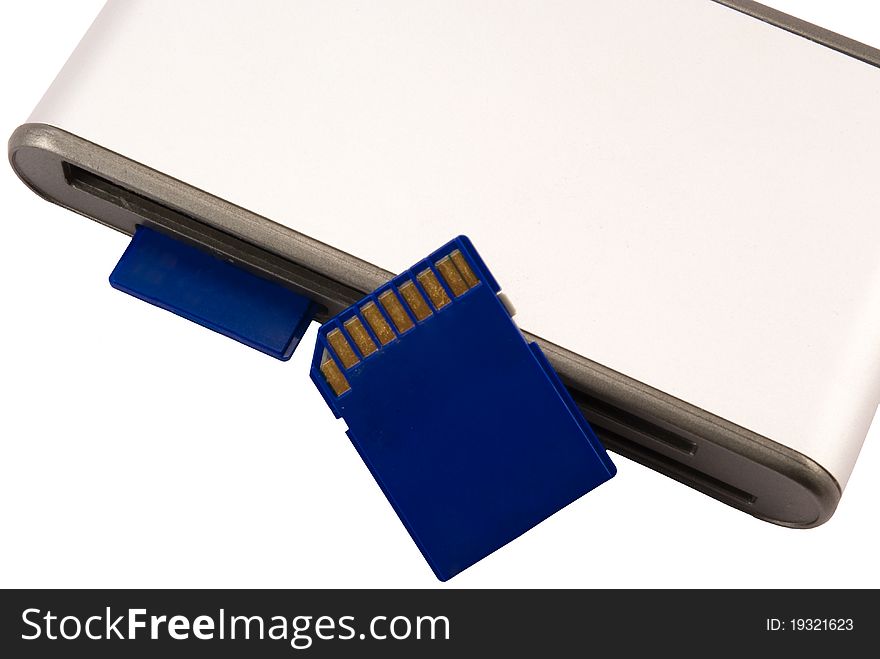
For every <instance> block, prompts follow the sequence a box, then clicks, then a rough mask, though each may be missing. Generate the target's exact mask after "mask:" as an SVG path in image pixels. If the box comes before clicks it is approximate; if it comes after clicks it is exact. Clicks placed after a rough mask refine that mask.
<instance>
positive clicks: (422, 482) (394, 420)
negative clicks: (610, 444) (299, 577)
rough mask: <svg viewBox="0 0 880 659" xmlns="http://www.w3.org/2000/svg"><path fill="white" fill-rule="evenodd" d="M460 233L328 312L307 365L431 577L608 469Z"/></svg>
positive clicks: (471, 557) (549, 510)
mask: <svg viewBox="0 0 880 659" xmlns="http://www.w3.org/2000/svg"><path fill="white" fill-rule="evenodd" d="M498 291H499V287H498V284H497V283H496V282H495V280H494V278H493V277H492V275H491V273H490V272H489V270H488V269H487V268H486V266H485V265H484V264H483V261H482V260H481V259H480V257H479V255H478V254H477V253H476V251H475V250H474V248H473V246H472V245H471V243H470V241H469V240H468V239H467V238H465V237H459V238H457V239H455V240H453V241H452V242H450V243H448V244H447V245H445V246H443V247H442V248H441V249H439V250H437V251H436V252H434V253H433V254H431V255H430V256H429V257H428V258H427V259H425V260H424V261H421V262H419V263H417V264H416V265H415V266H414V267H413V268H411V269H410V270H408V271H407V272H404V273H403V274H401V275H400V276H399V277H396V278H394V279H393V280H392V281H391V282H390V283H388V284H387V285H385V286H382V287H381V288H379V289H377V290H376V291H374V292H373V293H372V294H370V295H368V296H367V297H365V298H364V299H363V300H361V301H360V302H358V303H357V304H356V305H354V306H353V307H351V308H349V309H347V310H346V311H344V312H342V313H341V314H339V315H337V316H336V317H334V318H332V319H331V320H330V321H329V322H327V323H326V324H325V325H323V326H322V327H321V329H320V331H319V336H318V344H317V347H316V350H315V356H314V359H313V362H312V368H311V376H312V379H313V381H314V382H315V384H316V385H317V387H318V388H319V389H320V390H321V393H322V394H323V396H324V398H325V400H326V401H327V403H328V404H329V405H330V407H331V408H332V410H333V412H334V414H335V415H336V416H337V417H342V418H343V419H345V421H346V423H347V425H348V436H349V437H350V438H351V441H352V443H353V444H354V446H355V448H356V449H357V451H358V453H359V454H360V456H361V458H362V459H363V460H364V462H365V463H366V464H367V466H368V467H369V469H370V471H371V472H372V474H373V476H374V478H375V479H376V482H377V483H378V484H379V486H380V487H381V488H382V491H383V492H384V493H385V496H386V497H387V498H388V500H389V502H390V503H391V505H392V506H393V507H394V509H395V511H396V512H397V514H398V516H399V517H400V519H401V521H402V522H403V523H404V525H405V526H406V528H407V530H408V531H409V533H410V535H411V536H412V538H413V540H415V542H416V544H417V545H418V547H419V549H420V550H421V552H422V554H423V555H424V557H425V559H426V560H427V561H428V563H429V565H430V566H431V568H432V569H433V571H434V573H435V574H436V575H437V577H438V578H439V579H441V580H443V581H445V580H446V579H449V578H450V577H452V576H454V575H456V574H457V573H459V572H461V571H462V570H464V569H465V568H467V567H469V566H470V565H473V564H474V563H475V562H477V561H479V560H480V559H482V558H484V557H485V556H487V555H488V554H490V553H491V552H493V551H495V550H496V549H498V548H499V547H501V546H503V545H505V544H506V543H508V542H510V541H511V540H513V539H514V538H516V537H517V536H519V535H521V534H522V533H524V532H525V531H527V530H528V529H530V528H531V527H533V526H535V525H536V524H538V523H539V522H541V521H542V520H544V519H546V518H547V517H549V516H550V515H552V514H553V513H555V512H556V511H558V510H559V509H561V508H563V507H564V506H566V505H568V504H569V503H571V502H572V501H574V500H575V499H577V498H578V497H580V496H582V495H583V494H585V493H586V492H589V491H590V490H592V489H593V488H594V487H596V486H598V485H599V484H601V483H603V482H605V481H606V480H608V479H609V478H611V477H612V476H613V475H614V474H615V471H616V470H615V467H614V465H613V464H612V463H611V460H610V459H609V458H608V455H607V454H606V452H605V450H604V448H603V447H602V445H601V444H600V443H599V441H598V439H596V436H595V434H594V433H593V431H592V430H591V429H590V427H589V426H588V424H587V422H586V420H584V418H583V416H582V415H581V413H580V412H579V411H578V409H577V407H576V405H575V403H574V401H573V400H572V399H571V396H570V395H569V393H568V391H567V390H566V389H565V387H564V386H563V385H562V383H561V382H560V381H559V378H558V377H557V375H556V373H555V372H554V371H553V369H552V368H551V367H550V364H549V363H548V362H547V360H546V358H545V357H544V355H543V353H542V352H541V351H540V349H539V348H538V346H537V345H536V344H534V343H532V344H530V343H528V342H527V341H526V340H525V339H524V337H523V335H522V333H521V332H520V330H519V328H518V327H517V326H516V324H515V323H514V322H513V320H512V319H511V318H510V315H509V314H508V311H507V309H506V308H505V306H504V305H503V304H502V302H501V300H500V299H499V298H498V296H497V293H498Z"/></svg>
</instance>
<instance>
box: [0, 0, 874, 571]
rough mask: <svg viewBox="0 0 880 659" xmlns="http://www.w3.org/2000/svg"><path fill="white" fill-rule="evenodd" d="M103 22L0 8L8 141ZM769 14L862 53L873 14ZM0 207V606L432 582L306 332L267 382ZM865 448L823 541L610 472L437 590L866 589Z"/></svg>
mask: <svg viewBox="0 0 880 659" xmlns="http://www.w3.org/2000/svg"><path fill="white" fill-rule="evenodd" d="M707 1H708V0H707ZM101 4H102V3H101V2H99V1H92V0H89V1H87V0H80V1H79V2H75V3H72V2H64V1H62V0H56V1H42V2H29V3H4V4H3V5H2V9H0V12H2V13H0V16H2V24H3V26H4V28H5V29H4V39H3V40H2V44H0V48H2V49H3V52H2V67H3V68H2V89H4V91H5V93H4V99H3V103H2V104H0V119H2V120H0V129H2V130H3V131H5V133H6V134H7V135H8V134H10V133H11V132H12V130H13V129H14V128H15V127H16V126H17V125H18V124H20V123H22V122H24V121H25V120H26V119H27V116H28V114H29V113H30V110H31V109H32V108H33V106H34V105H35V104H36V102H37V100H38V99H39V97H40V95H41V94H42V92H43V91H44V90H45V89H46V88H47V87H48V86H49V83H50V82H51V80H52V78H53V76H54V75H55V73H56V72H57V71H58V70H59V69H60V67H61V65H62V64H63V63H64V61H65V59H66V58H67V56H68V55H69V54H70V52H71V51H72V49H73V47H74V46H75V45H76V43H77V42H78V40H79V38H80V37H81V36H82V34H83V33H84V32H85V30H86V28H87V27H88V25H89V24H90V22H91V20H92V19H93V18H94V16H95V15H96V14H97V12H98V10H99V9H100V6H101ZM769 4H771V5H772V6H774V7H777V8H779V9H782V10H784V11H788V12H790V13H793V14H795V15H797V16H800V17H802V18H805V19H807V20H810V21H812V22H815V23H818V24H820V25H823V26H825V27H828V28H831V29H833V30H835V31H838V32H840V33H842V34H845V35H847V36H850V37H853V38H856V39H858V40H861V41H864V42H866V43H868V44H871V45H874V46H878V47H880V8H878V7H877V3H875V2H873V1H872V0H861V1H859V0H846V1H844V0H837V1H836V2H834V3H831V2H827V1H821V0H813V1H809V0H788V1H783V0H776V1H773V2H769ZM744 47H747V44H744ZM169 102H173V100H172V99H169ZM0 186H2V196H0V199H2V202H0V203H2V207H3V227H4V240H3V248H4V249H3V258H2V259H0V294H2V305H3V306H2V309H3V311H2V316H0V318H2V324H0V373H2V376H0V456H2V458H0V460H2V461H0V468H2V477H0V501H2V503H0V529H2V533H3V542H2V543H0V586H2V587H52V586H56V587H68V586H83V587H102V586H109V587H163V586H167V587H174V586H177V587H198V586H202V587H342V586H389V587H392V586H398V587H409V586H425V587H432V586H438V585H440V584H438V582H437V581H436V580H435V579H434V577H433V575H432V574H431V572H430V570H429V569H428V568H427V566H426V564H425V563H424V562H423V560H422V558H421V555H420V554H419V553H418V551H417V550H416V548H415V546H414V545H413V544H412V542H411V541H410V540H409V538H408V536H407V534H406V532H405V530H404V529H403V527H402V525H401V524H400V523H399V521H398V520H397V518H396V517H395V515H394V513H393V511H392V510H391V508H390V507H389V506H388V504H387V503H386V501H385V499H384V497H383V496H382V495H381V493H380V492H379V490H378V488H377V487H376V485H375V484H374V483H373V481H372V479H371V477H370V475H369V473H368V472H367V470H366V468H365V467H364V466H363V464H362V463H361V461H360V459H359V458H358V457H357V455H356V453H355V452H354V450H353V449H352V448H351V446H350V444H349V442H348V440H347V438H346V437H345V435H344V432H343V430H344V427H343V424H342V422H339V421H335V420H334V419H333V417H332V414H331V413H330V411H329V410H328V409H327V407H326V406H325V405H324V403H323V401H322V400H321V398H320V396H319V395H318V393H317V391H316V390H315V389H314V387H313V386H312V384H311V382H310V381H309V379H308V375H307V370H308V362H309V359H310V358H311V344H312V341H313V339H314V335H315V327H313V328H312V329H311V330H310V332H309V333H308V334H307V335H306V338H305V339H304V345H303V347H302V348H301V349H300V350H299V351H298V352H297V353H296V354H295V356H294V358H293V359H292V360H291V361H290V362H288V363H286V364H285V363H281V362H277V361H275V360H273V359H271V358H269V357H265V356H263V355H260V354H258V353H256V352H254V351H252V350H249V349H247V348H244V347H242V346H239V345H238V344H236V343H234V342H232V341H229V340H228V339H225V338H223V337H221V336H219V335H215V334H213V333H211V332H208V331H206V330H204V329H202V328H199V327H197V326H195V325H192V324H190V323H187V322H186V321H183V320H181V319H179V318H177V317H175V316H172V315H171V314H168V313H165V312H162V311H159V310H157V309H154V308H152V307H149V306H148V305H145V304H143V303H141V302H138V301H136V300H134V299H133V298H130V297H128V296H125V295H123V294H121V293H118V292H116V291H114V290H112V289H111V288H110V287H109V285H108V284H107V275H108V274H109V273H110V271H111V270H112V268H113V266H114V264H115V262H116V260H117V259H118V257H119V255H120V254H121V253H122V250H123V249H124V247H125V245H126V244H127V239H126V238H125V237H124V236H122V235H121V234H118V233H115V232H113V231H110V230H108V229H106V228H104V227H102V226H100V225H98V224H96V223H94V222H90V221H87V220H85V219H83V218H80V217H78V216H76V215H74V214H72V213H70V212H69V211H65V210H63V209H61V208H59V207H57V206H53V205H50V204H48V203H46V202H44V201H41V200H40V199H38V198H37V197H36V196H35V195H34V194H33V193H31V192H30V191H28V190H27V189H26V188H25V187H24V186H23V185H22V184H21V183H20V182H19V181H18V180H17V179H16V178H15V176H14V174H13V173H12V171H11V169H9V168H8V167H7V168H5V170H3V171H2V172H0ZM878 340H880V337H878ZM878 433H880V423H875V424H874V426H873V427H872V431H871V434H870V435H869V437H868V439H867V442H866V444H865V448H864V449H863V451H862V457H861V458H860V460H859V462H858V464H857V465H856V468H855V471H854V472H853V475H852V477H851V480H850V482H849V485H848V488H847V491H846V493H845V495H844V497H843V499H842V501H841V504H840V507H839V509H838V512H837V513H836V514H835V516H834V517H833V518H832V519H831V521H830V522H828V523H827V524H825V525H824V526H822V527H819V528H818V529H814V530H810V531H793V530H789V529H783V528H780V527H776V526H772V525H770V524H767V523H764V522H759V521H757V520H754V519H752V518H751V517H748V516H747V515H744V514H742V513H740V512H737V511H735V510H733V509H731V508H728V507H726V506H724V505H722V504H720V503H718V502H716V501H714V500H712V499H709V498H707V497H705V496H703V495H701V494H698V493H696V492H695V491H692V490H690V489H689V488H687V487H684V486H682V485H679V484H678V483H675V482H673V481H671V480H669V479H667V478H666V477H663V476H660V475H659V474H656V473H654V472H652V471H650V470H648V469H645V468H643V467H641V466H639V465H636V464H634V463H631V462H629V461H627V460H626V459H624V458H621V457H619V456H613V457H614V459H615V462H616V464H617V465H618V468H619V474H618V476H617V477H616V478H615V479H613V480H612V481H611V482H610V483H608V484H607V485H604V486H603V487H601V488H599V489H598V490H596V491H595V492H594V493H592V494H590V495H589V496H587V497H585V498H583V499H581V500H580V501H578V502H577V503H576V504H574V505H572V506H569V507H568V508H567V509H565V510H564V511H562V512H561V513H559V514H557V515H555V516H554V517H552V518H551V519H550V520H548V521H546V522H545V523H543V524H541V525H540V526H539V527H537V528H536V529H534V530H532V531H530V532H529V533H527V534H526V535H525V536H523V537H522V538H520V539H518V540H517V541H515V542H514V543H512V544H511V545H509V546H508V547H505V548H503V549H502V550H500V551H499V552H497V553H496V554H495V555H493V556H492V557H491V558H490V559H488V560H485V561H483V562H481V563H479V564H478V565H476V566H474V567H473V568H471V569H469V570H467V571H466V572H464V573H462V574H461V575H459V576H458V577H456V578H455V579H454V580H453V581H452V582H451V583H449V584H446V585H442V586H441V587H488V586H502V587H505V586H536V587H537V586H547V587H564V586H578V587H652V586H673V587H674V586H691V587H746V586H754V587H783V586H793V587H798V586H822V587H862V586H870V587H878V586H880V570H878V568H877V559H876V556H877V555H878V553H880V536H878V533H877V522H876V520H877V513H876V508H875V506H876V505H877V503H878V501H880V496H878V494H880V485H878V479H877V478H876V477H873V474H876V473H877V472H878V467H880V439H878V437H876V435H878Z"/></svg>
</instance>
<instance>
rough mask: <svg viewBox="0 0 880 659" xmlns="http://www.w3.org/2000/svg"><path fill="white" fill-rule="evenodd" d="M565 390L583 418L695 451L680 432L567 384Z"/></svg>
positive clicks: (693, 446) (683, 450)
mask: <svg viewBox="0 0 880 659" xmlns="http://www.w3.org/2000/svg"><path fill="white" fill-rule="evenodd" d="M569 389H571V390H572V392H573V394H572V395H573V396H574V399H575V400H576V401H577V403H578V405H579V406H580V407H581V410H582V411H583V413H584V416H585V417H587V421H589V422H590V423H592V424H593V425H596V426H601V427H603V428H607V429H608V430H610V431H614V432H616V433H618V434H620V433H626V432H627V431H628V434H631V433H636V434H638V435H639V436H640V437H641V438H644V439H646V440H648V442H649V443H650V442H660V443H661V444H663V445H665V446H667V447H669V448H672V449H675V450H676V451H680V452H682V453H686V454H687V455H694V454H695V453H696V452H697V444H696V443H695V442H692V441H690V440H689V439H685V438H684V437H682V436H681V435H679V434H677V433H674V432H672V431H671V430H667V429H666V428H662V427H660V426H658V425H657V424H655V423H651V422H650V421H646V420H645V419H643V418H641V417H638V416H636V415H635V414H632V413H630V412H627V411H625V410H622V409H620V408H619V407H617V406H615V405H612V404H610V403H606V402H605V401H603V400H600V399H598V398H596V397H595V396H591V395H589V394H587V393H584V392H583V391H579V390H577V389H576V388H574V387H572V386H571V384H570V383H569Z"/></svg>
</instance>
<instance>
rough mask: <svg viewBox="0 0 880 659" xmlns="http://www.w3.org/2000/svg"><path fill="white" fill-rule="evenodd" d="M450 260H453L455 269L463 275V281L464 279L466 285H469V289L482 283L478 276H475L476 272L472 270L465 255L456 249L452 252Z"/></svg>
mask: <svg viewBox="0 0 880 659" xmlns="http://www.w3.org/2000/svg"><path fill="white" fill-rule="evenodd" d="M449 258H451V259H452V262H453V263H454V264H455V267H456V268H457V269H458V271H459V272H460V273H461V276H462V279H464V283H465V284H467V286H468V288H473V287H474V286H476V285H477V284H479V283H480V280H479V279H477V275H475V274H474V271H473V270H471V265H470V263H468V262H467V259H466V258H464V254H462V253H461V252H460V251H459V250H457V249H456V250H454V251H453V252H452V254H450V255H449Z"/></svg>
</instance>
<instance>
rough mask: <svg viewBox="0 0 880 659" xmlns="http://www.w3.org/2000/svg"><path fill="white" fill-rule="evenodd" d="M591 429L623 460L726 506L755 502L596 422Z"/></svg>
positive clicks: (731, 488)
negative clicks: (664, 476)
mask: <svg viewBox="0 0 880 659" xmlns="http://www.w3.org/2000/svg"><path fill="white" fill-rule="evenodd" d="M581 409H582V411H583V412H584V416H587V417H588V418H589V414H588V410H587V409H586V408H581ZM593 428H594V430H595V431H596V435H598V437H599V439H601V440H602V443H603V444H605V446H606V447H607V448H608V449H610V450H612V451H614V452H615V453H618V454H620V455H622V456H624V457H627V458H629V459H631V460H634V461H635V462H638V463H639V464H642V465H644V466H646V467H650V468H651V469H654V470H655V471H659V472H661V473H663V474H666V475H667V476H670V477H672V478H674V479H675V480H677V481H679V482H681V483H684V484H685V485H689V486H690V487H692V488H694V489H695V490H699V491H700V492H703V493H704V494H708V495H709V496H712V497H714V498H716V499H719V500H721V501H723V502H725V503H729V504H731V505H734V506H736V507H738V508H743V507H745V506H751V505H753V504H755V503H756V502H757V501H758V497H756V496H754V495H752V494H749V493H748V492H745V491H743V490H741V489H739V488H737V487H734V486H733V485H730V484H729V483H725V482H724V481H721V480H719V479H717V478H713V477H712V476H709V475H708V474H706V473H704V472H702V471H699V470H697V469H694V468H693V467H689V466H688V465H686V464H683V463H681V462H679V461H678V460H674V459H672V458H670V457H668V456H665V455H663V454H662V453H659V452H658V451H654V450H651V449H650V448H648V447H647V446H645V445H644V444H639V443H637V442H635V441H633V440H631V439H628V438H626V437H624V436H623V435H620V434H618V433H616V432H614V431H612V430H608V429H607V428H604V427H602V426H601V425H599V423H594V424H593Z"/></svg>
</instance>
